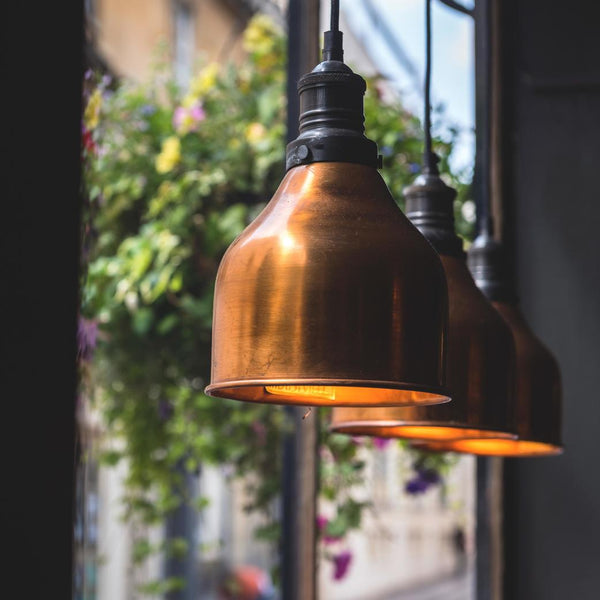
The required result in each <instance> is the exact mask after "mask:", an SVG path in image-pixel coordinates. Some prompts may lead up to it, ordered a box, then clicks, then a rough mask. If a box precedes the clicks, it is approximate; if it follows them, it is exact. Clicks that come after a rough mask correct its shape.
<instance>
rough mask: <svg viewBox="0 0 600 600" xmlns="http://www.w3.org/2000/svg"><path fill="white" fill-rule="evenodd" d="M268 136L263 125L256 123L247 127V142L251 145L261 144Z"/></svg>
mask: <svg viewBox="0 0 600 600" xmlns="http://www.w3.org/2000/svg"><path fill="white" fill-rule="evenodd" d="M266 134H267V130H266V129H265V126H264V125H263V124H262V123H258V122H254V123H250V125H248V127H246V140H247V141H248V142H249V143H250V144H256V142H260V140H262V139H263V138H264V137H265V135H266Z"/></svg>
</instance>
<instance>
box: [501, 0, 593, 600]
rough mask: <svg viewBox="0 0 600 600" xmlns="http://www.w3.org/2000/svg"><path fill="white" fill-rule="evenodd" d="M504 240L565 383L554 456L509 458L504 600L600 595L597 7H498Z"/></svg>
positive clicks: (538, 1)
mask: <svg viewBox="0 0 600 600" xmlns="http://www.w3.org/2000/svg"><path fill="white" fill-rule="evenodd" d="M501 30H502V33H501V35H502V37H503V44H504V50H505V63H504V71H503V78H504V81H503V89H504V91H503V96H504V101H505V106H504V126H505V144H504V153H503V159H504V162H505V165H506V167H507V169H506V180H505V184H506V187H505V190H504V192H505V195H504V201H505V217H506V221H505V232H504V233H505V239H506V240H507V242H508V243H509V245H510V247H511V249H512V251H513V256H514V260H515V266H516V272H517V285H518V291H519V295H520V300H521V305H522V308H523V312H524V313H525V315H526V317H527V318H528V320H529V322H530V324H531V325H532V326H533V328H534V330H535V331H536V332H537V334H538V335H539V336H540V338H541V339H543V340H544V341H545V342H546V344H547V345H548V347H549V348H550V349H551V350H552V351H553V353H554V354H555V356H556V357H557V359H558V361H559V363H560V366H561V370H562V377H563V393H564V408H563V415H564V417H563V435H564V443H565V454H564V455H563V456H561V457H559V458H545V459H528V460H520V461H515V460H512V461H507V465H506V466H507V472H508V483H509V484H508V487H507V498H506V501H507V512H506V519H507V538H506V554H507V563H506V564H507V572H506V582H505V597H506V598H507V599H510V600H520V599H527V600H564V599H566V598H577V599H578V600H596V599H597V598H600V591H599V590H600V464H599V462H600V446H599V443H600V393H599V390H598V385H599V383H600V10H599V9H598V3H597V2H596V1H595V0H587V1H584V0H570V1H569V2H564V1H558V0H557V1H552V2H548V1H544V0H518V2H515V1H514V0H510V1H506V7H505V12H504V22H503V23H502V27H501Z"/></svg>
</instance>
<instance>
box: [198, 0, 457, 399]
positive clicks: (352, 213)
mask: <svg viewBox="0 0 600 600" xmlns="http://www.w3.org/2000/svg"><path fill="white" fill-rule="evenodd" d="M338 10H339V6H338V2H336V1H334V2H332V18H331V30H330V31H327V32H326V33H325V49H324V51H323V62H322V63H321V64H319V65H318V66H317V67H316V68H315V69H314V70H313V71H312V72H311V73H309V74H307V75H304V76H303V77H302V78H301V79H300V81H299V83H298V91H299V94H300V135H299V136H298V138H297V139H296V140H294V141H293V142H291V143H290V144H289V145H288V147H287V157H286V167H287V173H286V175H285V178H284V179H283V181H282V182H281V184H280V186H279V189H278V190H277V192H276V193H275V195H274V197H273V198H272V199H271V201H270V202H269V204H268V205H267V206H266V208H265V209H264V210H263V212H262V213H261V214H260V215H259V216H258V217H257V218H256V220H255V221H254V222H253V223H251V224H250V225H249V226H248V227H247V228H246V229H245V230H244V231H243V232H242V234H241V235H240V236H239V237H238V238H237V239H236V240H235V241H234V242H233V244H232V245H231V246H230V247H229V249H228V250H227V252H226V254H225V256H224V257H223V259H222V261H221V264H220V266H219V271H218V275H217V281H216V286H215V300H214V312H213V347H212V374H211V383H210V385H209V386H208V387H207V388H206V393H207V394H209V395H211V396H219V397H224V398H233V399H237V400H245V401H251V402H264V403H274V404H300V405H328V406H348V405H358V406H364V405H370V406H383V405H387V406H398V405H400V406H407V405H409V406H410V405H417V404H419V405H420V404H435V403H442V402H447V401H448V400H449V395H448V394H447V392H446V390H445V387H444V355H443V351H444V346H445V337H446V328H447V319H448V299H447V288H446V281H445V277H444V271H443V268H442V265H441V263H440V259H439V258H438V256H437V254H436V253H435V251H434V250H433V248H432V247H431V246H430V245H429V244H428V243H427V241H426V240H425V239H424V238H423V236H422V235H421V234H420V233H419V231H418V230H417V229H416V228H415V227H414V226H413V225H412V224H411V223H410V222H409V221H408V219H407V218H406V217H405V216H404V214H403V213H402V212H401V211H400V209H399V208H398V206H397V205H396V203H395V202H394V199H393V198H392V196H391V195H390V192H389V190H388V188H387V187H386V185H385V183H384V181H383V179H382V178H381V176H380V175H379V173H378V172H377V167H378V165H379V162H380V159H379V156H378V152H377V146H376V144H375V143H374V142H373V141H371V140H369V139H367V138H366V137H365V136H364V114H363V95H364V92H365V88H366V84H365V81H364V79H362V77H360V76H359V75H357V74H355V73H353V72H352V70H351V69H350V68H349V67H348V66H346V65H345V64H344V62H343V51H342V33H341V32H340V31H339V30H338Z"/></svg>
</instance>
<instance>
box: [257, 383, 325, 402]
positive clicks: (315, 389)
mask: <svg viewBox="0 0 600 600" xmlns="http://www.w3.org/2000/svg"><path fill="white" fill-rule="evenodd" d="M265 390H266V391H267V392H269V394H277V395H278V396H303V397H305V398H325V399H327V400H335V387H333V386H327V385H267V386H265Z"/></svg>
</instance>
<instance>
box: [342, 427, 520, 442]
mask: <svg viewBox="0 0 600 600" xmlns="http://www.w3.org/2000/svg"><path fill="white" fill-rule="evenodd" d="M332 430H333V431H335V432H337V433H345V434H348V435H368V436H375V437H382V438H405V439H412V440H463V439H465V438H486V437H490V438H498V437H505V438H506V439H510V438H511V434H510V433H507V432H500V431H490V430H486V429H474V428H469V427H450V426H447V425H437V426H436V425H435V424H433V423H427V424H426V425H425V424H423V425H416V424H411V425H393V424H389V425H386V424H381V425H376V424H367V423H365V424H360V423H354V424H352V423H346V424H344V425H343V426H336V427H335V428H333V429H332ZM513 437H514V436H513Z"/></svg>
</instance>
